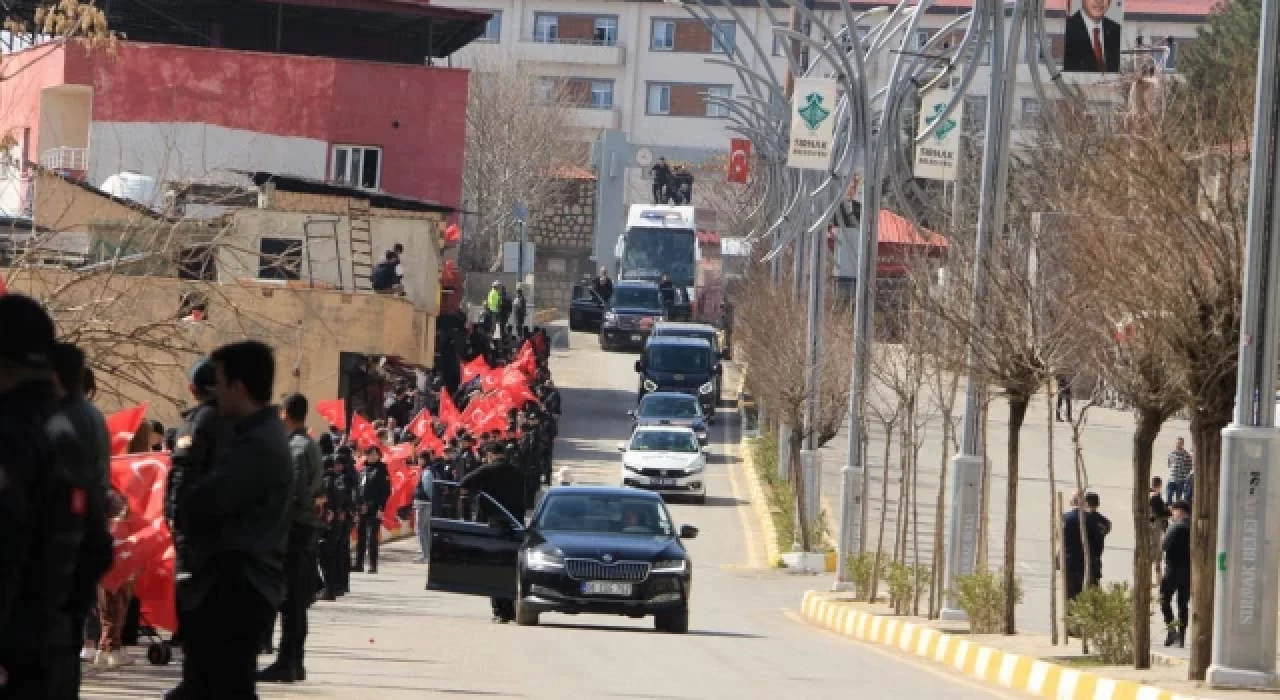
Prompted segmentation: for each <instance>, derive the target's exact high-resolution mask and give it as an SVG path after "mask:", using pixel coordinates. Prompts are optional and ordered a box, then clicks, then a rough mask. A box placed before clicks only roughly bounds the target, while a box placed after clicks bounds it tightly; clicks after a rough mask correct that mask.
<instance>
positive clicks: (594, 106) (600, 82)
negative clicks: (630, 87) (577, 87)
mask: <svg viewBox="0 0 1280 700" xmlns="http://www.w3.org/2000/svg"><path fill="white" fill-rule="evenodd" d="M589 83H590V86H591V89H590V93H591V97H590V101H589V103H588V106H589V107H590V108H591V109H613V87H614V85H613V81H612V80H605V79H600V80H596V79H591V80H590V81H589ZM596 86H607V87H608V88H609V92H608V95H609V103H608V104H607V105H597V104H596Z"/></svg>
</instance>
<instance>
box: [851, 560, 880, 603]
mask: <svg viewBox="0 0 1280 700" xmlns="http://www.w3.org/2000/svg"><path fill="white" fill-rule="evenodd" d="M875 561H876V555H875V554H874V553H873V552H863V553H861V554H855V555H853V556H851V557H849V559H848V560H847V561H845V565H844V566H845V571H846V572H848V574H849V580H850V581H852V582H853V590H854V591H856V592H857V594H858V597H859V598H864V599H865V598H866V597H867V596H869V595H871V581H872V580H873V579H874V578H875V573H876V572H875V570H874V568H873V567H874V566H875ZM882 568H883V567H882Z"/></svg>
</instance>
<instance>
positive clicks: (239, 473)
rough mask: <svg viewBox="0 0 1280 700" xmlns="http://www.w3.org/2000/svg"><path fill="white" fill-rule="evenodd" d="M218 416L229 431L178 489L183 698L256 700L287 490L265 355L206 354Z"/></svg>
mask: <svg viewBox="0 0 1280 700" xmlns="http://www.w3.org/2000/svg"><path fill="white" fill-rule="evenodd" d="M210 359H211V360H212V362H213V366H214V372H215V377H216V381H215V383H214V389H213V391H214V398H215V401H216V403H217V406H218V413H219V414H220V415H221V416H222V417H223V418H224V419H225V420H226V421H227V422H228V423H229V425H228V431H227V433H226V434H225V436H224V437H225V441H226V442H225V444H220V445H219V449H218V454H217V455H216V456H215V457H214V461H213V463H212V465H211V466H210V469H209V472H208V473H207V474H203V475H201V477H200V478H199V479H198V480H196V481H194V482H192V483H191V486H190V489H189V490H188V489H186V488H185V487H184V489H183V491H184V493H183V494H182V495H183V499H184V501H183V502H182V503H180V504H179V509H180V511H181V512H182V513H183V514H184V515H183V517H184V518H187V523H188V526H189V530H188V533H187V549H188V552H189V554H190V558H191V561H192V563H193V564H196V563H197V562H198V565H195V566H193V567H192V570H191V578H190V579H189V580H188V582H187V586H188V590H187V593H188V595H184V596H182V597H180V600H181V601H182V605H183V606H184V607H185V608H186V610H185V612H184V616H183V618H182V622H183V624H184V625H186V627H187V629H186V634H185V637H186V640H185V641H186V644H185V645H184V648H183V649H184V651H185V657H184V658H183V664H182V687H183V689H184V691H186V695H185V697H189V698H199V699H203V698H208V699H209V700H230V699H231V698H237V699H239V698H244V699H249V700H252V699H253V698H257V692H256V682H257V666H258V663H257V655H258V642H259V640H260V637H261V634H262V630H263V628H264V627H266V625H267V623H268V622H270V620H271V613H272V611H273V610H275V609H276V608H277V607H279V605H280V603H281V601H282V600H284V593H285V585H284V579H285V576H284V558H285V550H286V547H287V544H288V540H289V522H290V521H289V500H290V499H289V496H290V486H291V485H292V483H293V474H292V470H291V469H290V463H291V460H290V454H289V438H288V431H286V430H285V427H284V424H283V423H282V422H281V421H280V414H279V412H278V411H277V410H276V409H274V408H272V407H271V405H270V401H271V391H272V385H273V384H274V382H275V358H274V357H273V356H272V353H271V348H269V347H267V346H266V345H265V344H263V343H261V342H258V341H253V340H249V341H242V342H238V343H231V344H229V345H224V346H222V347H220V348H218V349H217V350H215V351H214V352H213V354H212V355H211V356H210Z"/></svg>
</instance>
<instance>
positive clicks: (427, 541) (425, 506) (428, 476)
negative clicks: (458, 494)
mask: <svg viewBox="0 0 1280 700" xmlns="http://www.w3.org/2000/svg"><path fill="white" fill-rule="evenodd" d="M431 462H432V457H431V453H429V452H423V453H422V455H421V456H420V458H419V459H418V467H419V469H420V470H421V475H420V476H419V477H418V485H417V487H416V488H414V490H413V524H414V529H415V530H417V531H418V546H419V547H421V548H422V556H421V557H420V559H419V561H421V562H422V563H426V562H427V561H429V560H430V559H431V501H432V500H434V499H433V498H432V494H433V492H434V491H435V475H434V474H433V473H432V471H431V466H432V465H431Z"/></svg>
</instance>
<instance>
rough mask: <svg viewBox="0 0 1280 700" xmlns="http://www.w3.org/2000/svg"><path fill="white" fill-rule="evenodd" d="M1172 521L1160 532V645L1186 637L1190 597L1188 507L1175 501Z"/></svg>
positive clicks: (1179, 642)
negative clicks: (1175, 605) (1175, 604)
mask: <svg viewBox="0 0 1280 700" xmlns="http://www.w3.org/2000/svg"><path fill="white" fill-rule="evenodd" d="M1171 510H1172V511H1173V522H1172V523H1171V524H1170V525H1169V529H1168V530H1165V532H1164V540H1163V541H1162V542H1161V544H1160V548H1161V549H1163V550H1164V577H1163V578H1161V579H1160V612H1161V613H1162V614H1163V615H1164V626H1165V628H1166V629H1167V630H1168V631H1167V632H1166V633H1165V638H1164V645H1165V646H1167V647H1170V646H1173V645H1174V643H1175V642H1176V643H1177V644H1178V646H1183V645H1184V644H1185V643H1186V640H1187V607H1188V605H1189V604H1190V601H1191V507H1190V506H1188V505H1187V503H1186V502H1185V501H1178V502H1177V503H1174V504H1173V507H1172V508H1171ZM1175 595H1176V596H1177V597H1178V618H1177V620H1176V621H1175V620H1174V617H1173V606H1171V605H1170V602H1172V600H1173V597H1174V596H1175Z"/></svg>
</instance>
